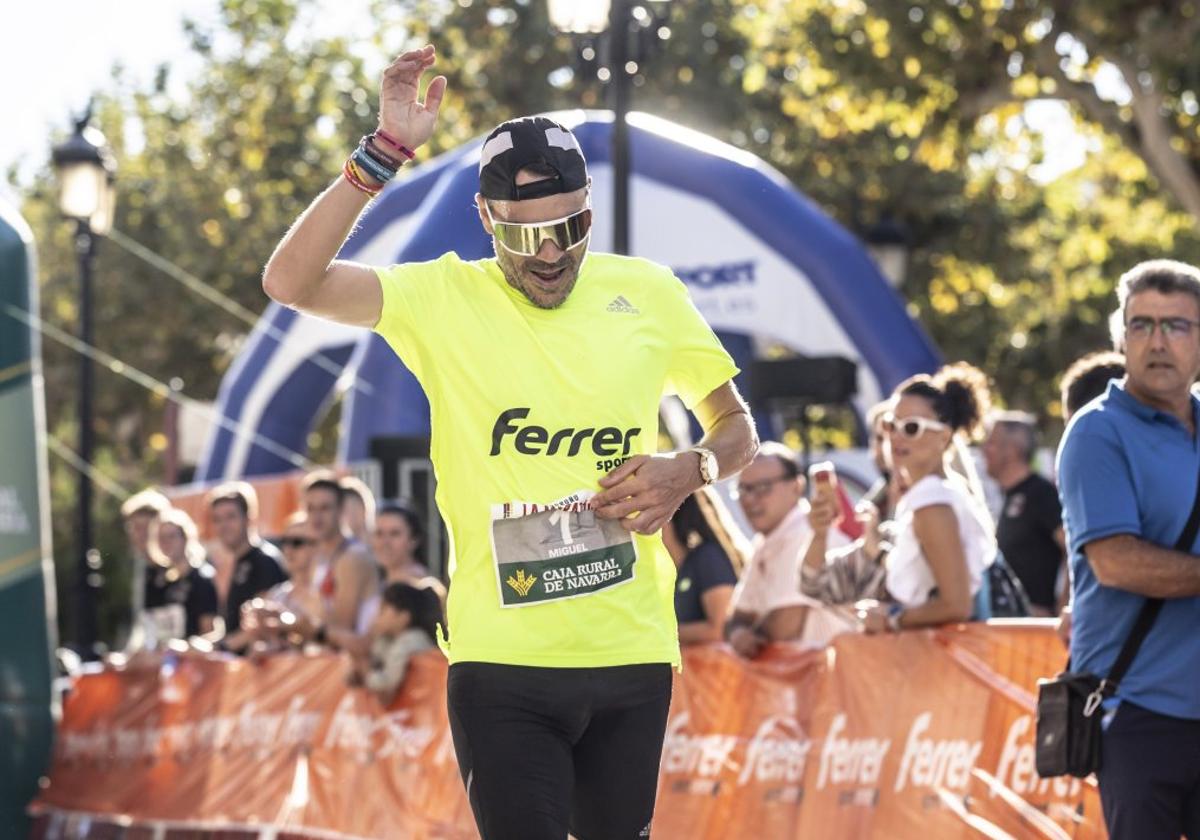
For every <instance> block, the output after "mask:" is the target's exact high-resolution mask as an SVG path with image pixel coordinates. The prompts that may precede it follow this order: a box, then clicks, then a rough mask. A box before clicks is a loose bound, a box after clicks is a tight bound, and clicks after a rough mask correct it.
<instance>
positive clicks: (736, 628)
mask: <svg viewBox="0 0 1200 840" xmlns="http://www.w3.org/2000/svg"><path fill="white" fill-rule="evenodd" d="M805 485H806V482H805V478H804V475H803V473H802V472H801V471H800V464H799V462H798V461H797V459H796V454H795V453H794V452H792V450H791V449H789V448H788V447H786V446H784V445H783V444H782V443H778V442H775V441H768V442H767V443H764V444H762V446H761V447H760V448H759V450H758V455H757V456H756V457H755V458H754V460H753V461H752V462H751V463H750V466H748V467H746V469H744V470H743V471H742V474H741V475H740V476H739V477H738V486H737V496H738V502H739V503H740V504H741V506H742V512H743V513H745V514H746V519H747V520H748V521H749V523H750V526H751V527H752V528H753V529H754V530H755V536H754V554H753V557H752V558H751V560H750V562H749V563H748V564H747V566H746V568H745V570H744V571H743V572H742V579H741V580H740V581H739V582H738V585H737V588H736V589H735V590H734V592H733V602H732V603H731V604H730V618H729V621H728V622H727V623H726V625H725V639H726V640H727V641H728V642H729V644H730V646H732V647H733V649H734V650H735V651H737V652H738V654H740V655H741V656H745V657H748V658H749V657H754V656H757V655H758V653H759V651H761V650H762V648H763V646H764V645H765V644H766V643H767V642H782V641H804V642H813V643H816V644H824V643H825V642H826V641H828V639H829V637H830V636H831V635H832V632H831V631H834V630H836V629H837V628H832V627H830V626H829V622H828V621H826V620H825V619H826V618H827V617H826V616H824V612H825V610H824V608H822V606H821V604H820V603H818V602H817V601H814V600H812V599H811V598H807V597H805V596H804V595H802V594H801V593H800V565H801V563H802V562H803V560H804V553H805V551H807V550H808V543H809V541H810V540H811V539H812V533H813V532H812V527H811V526H810V525H809V522H808V502H807V500H806V499H805V497H804V496H805ZM848 542H849V540H848V539H847V538H846V536H845V535H844V534H842V532H841V531H838V530H836V529H834V530H831V531H830V533H829V544H830V548H837V547H839V546H842V545H846V544H847V543H848Z"/></svg>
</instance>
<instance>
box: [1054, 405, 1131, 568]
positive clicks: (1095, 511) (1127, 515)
mask: <svg viewBox="0 0 1200 840" xmlns="http://www.w3.org/2000/svg"><path fill="white" fill-rule="evenodd" d="M1084 419H1088V418H1084ZM1058 482H1059V484H1058V486H1059V494H1060V495H1061V497H1062V505H1063V520H1064V522H1066V524H1067V538H1068V540H1070V548H1071V551H1072V552H1076V551H1079V550H1081V549H1082V548H1083V547H1084V546H1085V545H1087V544H1088V543H1090V542H1095V541H1096V540H1099V539H1103V538H1104V537H1111V536H1115V535H1116V534H1134V535H1140V534H1141V531H1142V526H1141V521H1140V520H1139V518H1138V504H1137V494H1136V492H1135V489H1134V484H1133V474H1132V472H1131V471H1130V469H1129V463H1128V461H1127V460H1126V459H1125V453H1124V451H1123V449H1122V448H1121V446H1120V442H1119V441H1118V440H1117V439H1116V437H1115V436H1114V435H1113V433H1112V432H1111V431H1109V430H1108V429H1105V428H1103V427H1102V426H1100V424H1099V423H1095V422H1093V423H1090V424H1087V425H1082V424H1076V425H1074V426H1072V427H1071V428H1070V429H1069V430H1068V432H1067V436H1066V438H1065V439H1064V440H1063V442H1062V447H1061V449H1060V451H1059V455H1058Z"/></svg>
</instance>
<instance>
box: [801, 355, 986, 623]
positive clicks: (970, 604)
mask: <svg viewBox="0 0 1200 840" xmlns="http://www.w3.org/2000/svg"><path fill="white" fill-rule="evenodd" d="M989 401H990V398H989V394H988V389H987V378H986V377H985V376H984V374H983V373H982V372H981V371H979V370H977V369H976V368H974V367H971V366H970V365H967V364H963V363H959V364H955V365H948V366H946V367H944V368H942V369H941V370H940V371H938V372H937V374H935V375H934V376H928V375H924V374H922V375H919V376H914V377H912V378H911V379H908V380H906V381H905V382H903V383H901V385H900V386H899V387H898V388H897V389H896V392H895V394H894V395H893V408H892V410H891V412H889V413H887V414H885V415H884V416H883V418H882V419H881V421H880V422H881V425H882V428H883V429H884V431H885V433H886V434H887V439H886V441H885V447H886V451H887V457H888V460H889V463H890V464H891V465H892V467H893V469H894V470H895V471H896V476H897V479H898V480H899V482H900V486H901V487H903V488H904V493H903V495H902V496H901V497H900V499H899V501H898V502H897V505H896V519H895V524H894V531H893V533H894V541H893V544H892V545H891V547H890V549H889V550H888V551H887V552H886V553H884V552H882V551H881V548H882V543H881V541H880V537H879V535H878V527H877V526H876V525H875V524H874V523H872V522H870V521H869V520H870V512H869V511H868V512H867V518H868V528H867V531H868V536H867V537H865V538H864V540H863V543H862V544H860V545H857V546H855V547H854V548H853V549H852V550H851V551H849V552H836V553H828V549H829V547H830V546H829V543H828V539H827V536H826V535H827V534H828V533H829V532H830V529H831V528H832V526H833V523H834V522H835V520H836V518H837V516H838V515H839V511H838V509H837V505H836V501H834V500H833V499H832V498H831V494H824V495H821V494H818V496H817V497H816V498H815V499H814V501H813V511H812V515H811V517H810V521H811V522H812V527H813V532H814V536H813V540H812V543H811V544H810V546H809V548H808V551H807V552H806V556H805V562H804V573H803V575H802V581H803V584H804V591H805V592H808V593H809V594H815V595H818V596H820V597H822V598H823V599H825V600H827V601H829V602H835V603H849V602H853V601H856V600H859V599H868V600H865V601H862V600H859V603H858V611H857V612H858V619H859V622H860V624H861V627H862V629H863V630H865V631H866V632H868V633H877V632H886V631H892V632H896V631H899V630H901V629H905V628H910V627H928V626H934V625H939V624H946V623H950V622H955V621H967V620H968V619H970V618H971V617H972V615H973V614H974V613H975V596H976V594H977V593H979V592H980V590H981V588H982V587H983V583H984V577H985V573H986V570H987V567H988V566H990V565H991V563H992V561H993V560H994V559H995V557H996V538H995V529H994V526H993V525H992V522H991V516H990V515H989V514H988V511H987V508H986V507H985V506H984V504H983V501H982V499H981V498H979V497H978V496H976V495H975V494H974V493H972V491H971V490H970V483H969V481H967V480H964V478H963V477H962V476H960V475H958V474H957V473H956V472H954V470H952V469H951V468H950V467H949V466H948V464H949V463H950V461H951V460H952V459H953V450H954V447H955V445H956V439H958V438H960V437H965V436H967V435H969V434H972V433H975V432H978V431H979V429H980V426H981V423H982V419H983V417H984V415H985V414H986V412H987V406H988V403H989ZM959 460H960V461H964V462H966V463H969V461H968V460H967V459H961V458H960V459H959Z"/></svg>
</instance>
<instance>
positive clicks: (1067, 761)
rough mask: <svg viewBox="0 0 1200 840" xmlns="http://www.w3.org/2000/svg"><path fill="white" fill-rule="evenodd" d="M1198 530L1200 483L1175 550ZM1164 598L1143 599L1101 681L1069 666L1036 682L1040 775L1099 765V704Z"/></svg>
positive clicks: (1186, 547) (1084, 771) (1081, 773)
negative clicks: (1056, 674)
mask: <svg viewBox="0 0 1200 840" xmlns="http://www.w3.org/2000/svg"><path fill="white" fill-rule="evenodd" d="M1197 529H1200V483H1198V485H1197V487H1196V498H1195V499H1194V500H1193V501H1192V513H1191V515H1190V516H1189V517H1188V521H1187V524H1186V525H1184V526H1183V533H1182V534H1180V535H1179V539H1178V540H1177V541H1176V542H1175V550H1176V551H1191V548H1192V545H1193V544H1194V543H1195V541H1196V532H1197ZM1162 607H1163V599H1162V598H1147V599H1146V603H1144V604H1143V605H1142V609H1141V612H1139V613H1138V616H1137V620H1136V621H1134V623H1133V629H1131V630H1130V631H1129V637H1128V638H1127V639H1125V644H1124V645H1122V646H1121V652H1120V653H1119V654H1117V659H1116V661H1115V662H1114V663H1113V667H1112V670H1111V671H1109V673H1108V676H1107V677H1105V678H1104V679H1101V678H1100V677H1097V676H1096V675H1095V674H1085V673H1076V672H1072V671H1071V663H1070V661H1068V662H1067V670H1066V671H1064V672H1063V673H1061V674H1059V675H1058V676H1057V677H1055V678H1054V679H1052V680H1047V679H1041V680H1038V699H1037V742H1036V746H1035V751H1034V758H1035V764H1036V765H1037V772H1038V775H1039V776H1041V777H1042V778H1050V777H1052V776H1077V777H1079V778H1081V779H1082V778H1084V777H1085V776H1088V775H1091V774H1092V773H1094V772H1096V771H1097V770H1099V769H1100V759H1101V756H1100V733H1101V729H1100V719H1101V718H1102V717H1103V715H1101V714H1098V712H1099V711H1100V705H1101V703H1103V702H1104V700H1105V698H1108V697H1112V696H1113V695H1114V694H1116V691H1117V685H1118V684H1119V683H1120V682H1121V680H1122V679H1124V677H1125V674H1126V672H1128V671H1129V666H1130V665H1132V664H1133V658H1134V657H1135V656H1137V652H1138V648H1140V647H1141V646H1142V642H1144V641H1145V640H1146V636H1147V635H1149V633H1150V629H1151V628H1152V627H1154V622H1155V620H1156V619H1157V618H1158V613H1159V612H1160V611H1161V610H1162Z"/></svg>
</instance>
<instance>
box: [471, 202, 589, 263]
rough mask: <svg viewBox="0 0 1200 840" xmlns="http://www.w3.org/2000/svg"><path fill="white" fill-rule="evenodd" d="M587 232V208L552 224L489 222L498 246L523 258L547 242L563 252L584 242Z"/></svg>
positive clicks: (531, 254) (535, 251)
mask: <svg viewBox="0 0 1200 840" xmlns="http://www.w3.org/2000/svg"><path fill="white" fill-rule="evenodd" d="M591 229H592V211H591V210H590V209H587V208H585V209H583V210H580V211H579V212H578V213H576V214H575V215H573V216H568V217H567V218H565V219H560V220H558V221H556V222H554V223H552V224H545V225H519V224H514V223H511V222H497V221H494V220H493V222H492V230H493V232H494V233H495V236H496V239H497V240H498V241H499V242H500V244H501V245H503V246H504V247H505V248H507V249H508V250H510V251H513V252H515V253H518V254H522V255H524V256H527V257H529V256H533V255H534V254H536V253H537V252H538V251H539V250H540V249H541V247H542V243H543V242H545V241H546V240H547V239H549V240H550V241H551V242H553V243H554V244H555V245H557V246H558V247H559V248H560V249H561V250H563V251H566V250H569V249H571V248H574V247H576V246H577V245H580V244H582V243H583V241H584V240H585V239H587V237H588V234H589V233H590V232H591Z"/></svg>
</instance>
